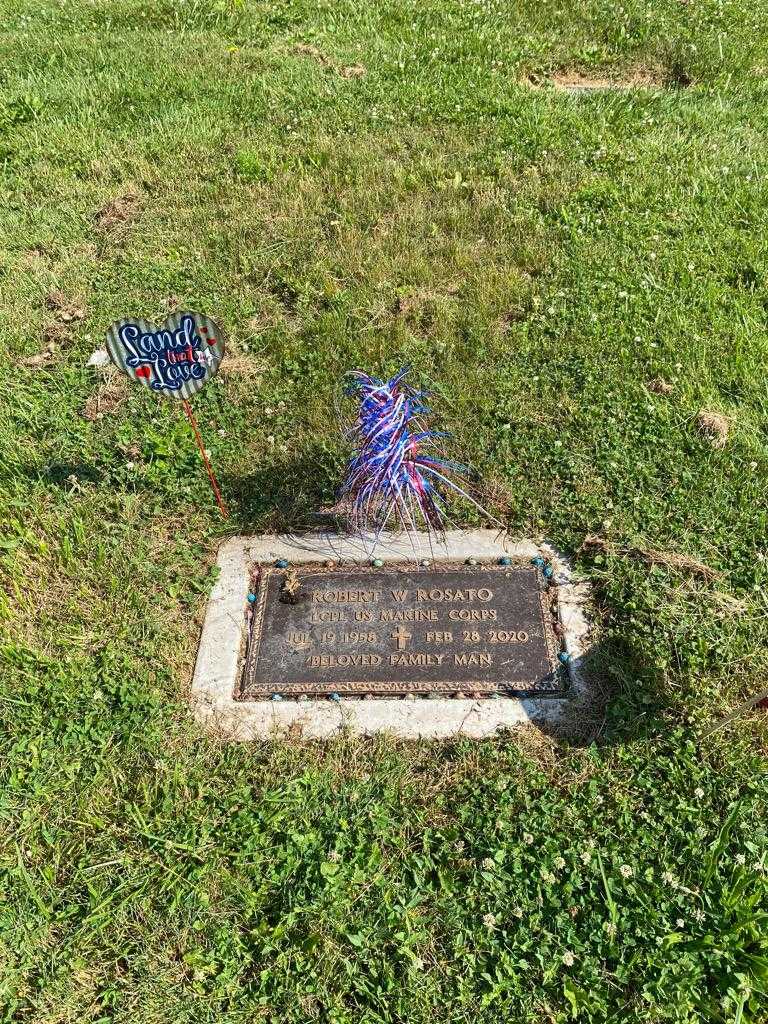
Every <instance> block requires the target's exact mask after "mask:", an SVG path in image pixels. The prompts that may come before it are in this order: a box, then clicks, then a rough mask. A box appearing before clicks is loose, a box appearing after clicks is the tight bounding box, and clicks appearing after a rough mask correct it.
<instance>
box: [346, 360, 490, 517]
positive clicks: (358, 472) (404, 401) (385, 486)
mask: <svg viewBox="0 0 768 1024" xmlns="http://www.w3.org/2000/svg"><path fill="white" fill-rule="evenodd" d="M407 373H408V368H407V367H405V368H403V369H402V370H400V371H399V373H397V374H395V376H394V377H392V378H391V379H390V380H387V381H384V380H379V379H378V378H377V377H370V376H369V375H368V374H366V373H363V372H362V371H361V370H353V371H352V372H351V373H350V374H349V375H348V376H349V378H350V379H349V383H348V385H347V387H346V393H347V395H349V396H351V397H353V398H355V399H356V400H357V402H358V403H359V406H358V412H357V416H356V418H355V420H354V422H353V423H352V425H351V427H350V429H349V435H350V439H351V441H352V443H353V444H354V446H355V452H354V454H353V456H352V458H351V459H350V461H349V464H348V466H347V472H346V476H345V479H344V483H343V484H342V487H341V492H340V499H341V501H342V503H343V504H344V505H345V506H346V507H347V509H348V517H349V521H350V528H351V529H352V531H353V532H355V533H358V534H361V535H365V534H370V533H373V532H375V533H376V534H379V533H381V531H382V530H385V529H386V528H387V526H392V527H395V528H397V527H401V528H403V529H405V530H408V531H416V530H418V529H419V528H420V526H423V527H425V528H426V530H427V531H428V532H430V533H432V532H434V533H437V534H442V533H443V532H444V530H445V522H446V502H445V498H446V494H447V492H448V491H453V492H455V493H456V494H459V495H461V496H462V497H463V498H466V499H467V500H468V501H470V502H471V503H472V504H473V505H475V506H476V507H477V508H480V509H481V511H485V510H484V509H482V507H481V506H480V505H478V503H477V502H476V501H475V500H474V498H472V497H471V495H469V494H467V492H466V491H465V490H464V489H463V488H462V487H460V486H459V485H458V484H457V483H456V482H455V481H454V480H453V479H452V477H453V476H455V475H460V476H461V475H466V474H467V473H468V472H469V470H468V468H467V467H466V466H462V465H461V464H460V463H458V462H453V461H452V460H450V459H445V458H442V457H441V455H440V451H439V439H440V438H443V437H446V436H447V435H446V434H445V433H442V432H440V431H435V430H427V429H425V427H424V425H423V423H422V422H421V421H420V417H423V416H426V415H428V414H429V408H428V406H427V405H426V402H425V398H426V393H425V392H423V391H417V390H415V389H414V388H412V387H410V385H408V384H406V383H405V380H404V378H405V376H406V374H407Z"/></svg>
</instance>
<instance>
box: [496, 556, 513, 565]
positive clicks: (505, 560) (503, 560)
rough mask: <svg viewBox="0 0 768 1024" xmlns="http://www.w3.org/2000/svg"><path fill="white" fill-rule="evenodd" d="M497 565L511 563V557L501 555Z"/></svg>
mask: <svg viewBox="0 0 768 1024" xmlns="http://www.w3.org/2000/svg"><path fill="white" fill-rule="evenodd" d="M499 565H512V559H511V558H510V557H509V555H502V556H501V558H500V559H499Z"/></svg>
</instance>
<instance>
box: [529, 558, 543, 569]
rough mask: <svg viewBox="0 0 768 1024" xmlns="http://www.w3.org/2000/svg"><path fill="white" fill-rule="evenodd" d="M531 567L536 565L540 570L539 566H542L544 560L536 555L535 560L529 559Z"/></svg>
mask: <svg viewBox="0 0 768 1024" xmlns="http://www.w3.org/2000/svg"><path fill="white" fill-rule="evenodd" d="M531 565H538V566H539V568H541V566H542V565H544V559H543V558H542V557H541V555H537V556H536V557H535V558H532V559H531Z"/></svg>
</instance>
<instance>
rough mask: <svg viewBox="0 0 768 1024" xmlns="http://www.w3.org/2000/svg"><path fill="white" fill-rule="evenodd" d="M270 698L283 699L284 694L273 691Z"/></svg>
mask: <svg viewBox="0 0 768 1024" xmlns="http://www.w3.org/2000/svg"><path fill="white" fill-rule="evenodd" d="M270 699H271V700H282V699H283V697H282V694H279V693H273V694H272V697H271V698H270Z"/></svg>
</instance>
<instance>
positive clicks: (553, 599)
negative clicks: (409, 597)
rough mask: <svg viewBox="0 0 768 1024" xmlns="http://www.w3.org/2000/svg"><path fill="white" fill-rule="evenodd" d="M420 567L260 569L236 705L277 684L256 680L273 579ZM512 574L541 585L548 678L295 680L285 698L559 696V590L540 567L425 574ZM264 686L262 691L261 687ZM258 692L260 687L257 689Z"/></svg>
mask: <svg viewBox="0 0 768 1024" xmlns="http://www.w3.org/2000/svg"><path fill="white" fill-rule="evenodd" d="M419 568H420V567H419V566H418V565H414V564H413V562H387V563H385V564H384V565H383V566H372V565H360V564H350V565H347V564H335V565H333V566H325V565H318V564H317V563H316V562H308V563H303V564H293V563H292V564H291V566H290V568H289V569H279V568H277V567H276V566H272V565H268V566H259V567H258V584H257V598H256V602H255V604H254V606H253V609H252V612H253V614H252V618H251V623H250V630H249V633H248V645H247V653H246V657H245V661H244V664H243V669H242V672H241V674H240V678H239V682H238V687H237V690H236V692H235V694H234V698H235V700H237V701H244V702H249V701H259V700H268V699H269V697H270V694H271V693H272V692H274V690H275V686H274V685H266V684H260V683H259V682H258V681H257V680H255V679H254V676H255V674H256V669H257V665H258V657H259V650H260V646H261V639H262V635H263V629H262V627H263V623H264V614H265V609H266V603H267V592H268V583H269V580H270V578H272V577H274V576H281V577H287V575H288V574H289V573H297V574H298V576H299V578H300V579H301V581H302V582H304V581H305V580H309V579H312V578H316V577H322V576H324V575H332V574H338V573H339V572H344V573H345V574H347V575H350V576H355V575H357V576H366V575H373V574H376V575H382V574H385V575H388V574H391V575H392V576H396V575H398V574H402V573H405V572H407V573H413V572H415V571H418V569H419ZM478 570H480V571H482V572H486V573H487V572H498V573H508V572H510V571H516V572H519V571H521V570H524V571H525V572H531V573H534V574H535V576H536V580H537V583H538V590H539V603H540V607H541V622H542V628H543V633H544V641H545V646H546V650H547V655H548V658H549V664H550V673H549V675H548V676H547V677H545V678H544V679H541V680H539V681H538V682H535V683H531V682H529V681H523V680H510V681H509V682H504V683H497V682H493V683H489V682H487V681H485V680H482V679H478V680H469V681H467V680H462V681H460V682H459V681H457V680H456V679H454V680H437V681H434V680H430V681H414V680H411V681H401V682H393V681H389V682H386V681H380V680H379V681H375V682H373V681H371V680H370V679H368V680H355V681H345V682H342V681H334V682H329V683H321V682H318V681H316V680H304V681H302V680H301V679H297V680H296V681H295V682H291V683H286V682H283V683H281V684H280V694H281V695H282V696H284V697H289V698H290V697H294V698H295V697H305V696H306V697H322V696H328V695H330V694H333V693H336V694H345V695H348V696H354V697H360V698H368V697H370V698H374V699H375V698H376V697H398V696H400V697H402V696H407V695H410V694H413V695H430V694H438V695H448V694H455V693H457V692H461V693H465V692H466V695H467V696H471V697H490V696H493V695H501V696H505V697H520V696H530V697H532V696H534V695H535V696H536V697H550V696H552V697H560V696H562V695H563V694H564V693H565V692H566V689H567V674H566V672H565V670H564V667H563V666H562V665H561V664H560V663H559V662H558V659H557V653H558V648H559V647H560V644H559V642H558V640H557V637H556V636H555V628H554V622H559V612H558V607H557V589H556V587H554V588H553V587H550V586H549V585H548V583H547V580H546V579H545V578H544V575H543V573H542V572H541V570H540V569H539V568H537V567H536V566H533V565H531V563H530V560H529V559H514V560H513V561H512V562H511V563H510V564H509V565H498V564H493V565H484V564H482V563H478V564H477V565H467V563H466V562H456V561H436V562H431V563H430V565H429V569H428V570H427V571H428V572H429V573H431V574H437V573H440V572H466V573H467V574H468V575H471V574H473V573H476V572H478ZM259 687H261V690H259V689H258V688H259ZM255 688H256V689H255Z"/></svg>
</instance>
